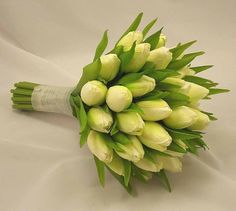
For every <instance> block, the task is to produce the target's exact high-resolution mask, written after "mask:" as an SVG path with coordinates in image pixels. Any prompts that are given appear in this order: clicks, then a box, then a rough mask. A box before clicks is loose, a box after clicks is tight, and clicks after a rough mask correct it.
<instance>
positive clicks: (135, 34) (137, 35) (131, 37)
mask: <svg viewBox="0 0 236 211" xmlns="http://www.w3.org/2000/svg"><path fill="white" fill-rule="evenodd" d="M142 41H143V33H142V32H140V31H132V32H129V33H128V34H126V35H125V36H124V37H122V38H121V40H120V41H119V42H118V44H117V46H123V50H124V51H128V50H130V48H131V47H132V45H133V43H134V42H136V44H139V43H141V42H142Z"/></svg>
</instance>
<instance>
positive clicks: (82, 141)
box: [80, 125, 90, 147]
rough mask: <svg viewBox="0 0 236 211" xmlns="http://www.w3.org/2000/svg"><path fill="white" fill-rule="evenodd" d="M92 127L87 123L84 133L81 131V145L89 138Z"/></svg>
mask: <svg viewBox="0 0 236 211" xmlns="http://www.w3.org/2000/svg"><path fill="white" fill-rule="evenodd" d="M89 132H90V127H89V126H88V125H87V126H86V127H85V129H84V131H83V132H82V133H80V147H82V146H83V145H84V144H85V143H86V141H87V138H88V135H89Z"/></svg>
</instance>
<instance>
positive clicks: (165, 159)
mask: <svg viewBox="0 0 236 211" xmlns="http://www.w3.org/2000/svg"><path fill="white" fill-rule="evenodd" d="M156 157H157V159H158V160H159V162H162V164H163V168H164V169H165V170H167V171H170V172H173V173H177V172H181V171H182V162H181V161H180V160H179V158H176V157H169V156H160V155H157V156H156Z"/></svg>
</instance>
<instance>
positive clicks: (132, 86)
mask: <svg viewBox="0 0 236 211" xmlns="http://www.w3.org/2000/svg"><path fill="white" fill-rule="evenodd" d="M155 86H156V81H155V79H153V78H151V77H148V76H146V75H143V76H142V77H141V78H140V79H138V80H136V81H134V82H131V83H128V84H126V85H125V87H127V88H128V89H129V90H130V91H131V93H132V95H133V97H140V96H143V95H145V94H147V93H148V92H151V91H152V90H153V89H154V88H155Z"/></svg>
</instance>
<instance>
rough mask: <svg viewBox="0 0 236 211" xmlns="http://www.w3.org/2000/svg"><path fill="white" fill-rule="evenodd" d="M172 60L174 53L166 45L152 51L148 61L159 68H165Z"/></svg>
mask: <svg viewBox="0 0 236 211" xmlns="http://www.w3.org/2000/svg"><path fill="white" fill-rule="evenodd" d="M171 60H172V53H171V52H170V51H169V49H168V48H166V47H161V48H157V49H155V50H152V51H150V54H149V57H148V59H147V62H152V63H153V64H154V65H155V68H156V69H158V70H162V69H165V68H166V67H167V66H168V64H169V63H170V62H171Z"/></svg>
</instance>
